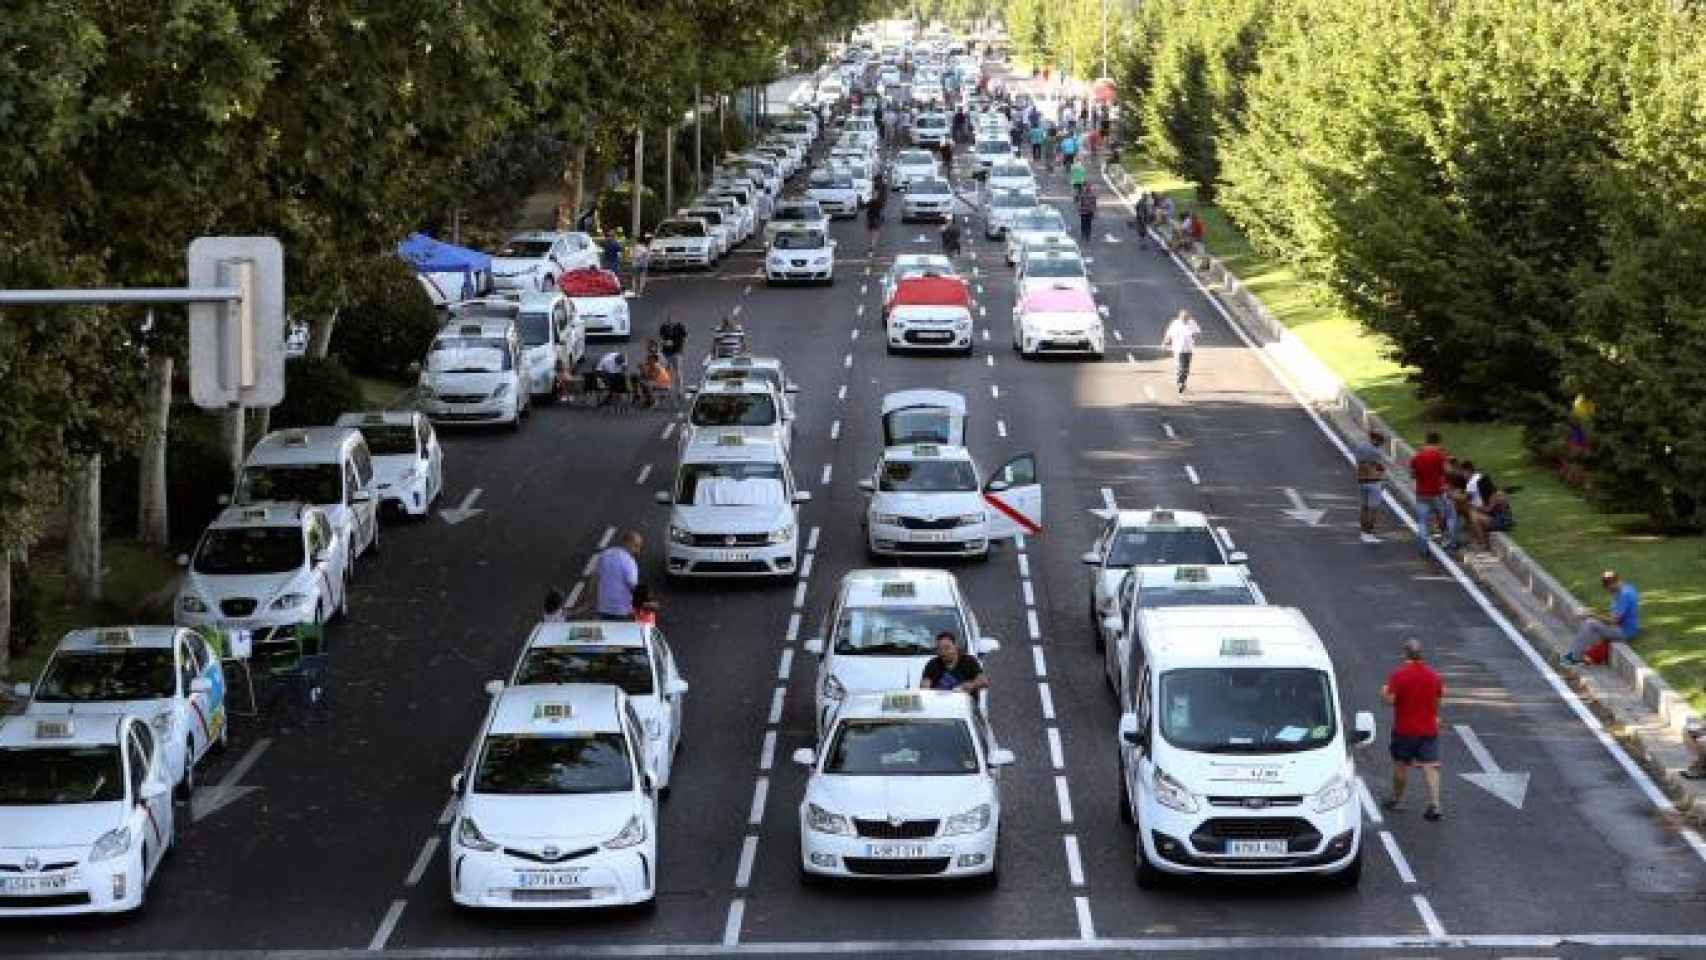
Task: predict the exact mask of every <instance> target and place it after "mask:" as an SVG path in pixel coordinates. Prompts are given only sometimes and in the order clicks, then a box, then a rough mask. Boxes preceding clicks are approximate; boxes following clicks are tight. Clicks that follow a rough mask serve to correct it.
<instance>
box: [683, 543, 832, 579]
mask: <svg viewBox="0 0 1706 960" xmlns="http://www.w3.org/2000/svg"><path fill="white" fill-rule="evenodd" d="M665 558H666V561H667V563H668V568H667V569H668V571H669V573H670V575H671V576H677V577H790V576H793V575H794V571H795V569H796V566H797V564H798V562H799V542H798V540H797V539H796V540H790V541H788V542H786V543H774V544H763V545H751V546H730V547H698V546H690V545H688V544H683V543H676V542H674V541H673V540H672V541H670V543H669V546H668V549H667V550H666V557H665Z"/></svg>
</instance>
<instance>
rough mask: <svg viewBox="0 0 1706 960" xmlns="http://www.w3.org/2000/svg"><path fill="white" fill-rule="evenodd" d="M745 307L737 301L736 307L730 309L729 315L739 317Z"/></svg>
mask: <svg viewBox="0 0 1706 960" xmlns="http://www.w3.org/2000/svg"><path fill="white" fill-rule="evenodd" d="M743 309H745V307H744V305H743V304H739V303H737V304H735V308H734V309H733V310H730V311H729V316H731V317H738V316H740V312H741V310H743Z"/></svg>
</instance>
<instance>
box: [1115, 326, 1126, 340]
mask: <svg viewBox="0 0 1706 960" xmlns="http://www.w3.org/2000/svg"><path fill="white" fill-rule="evenodd" d="M1114 339H1115V340H1118V341H1119V342H1121V343H1124V342H1125V337H1124V336H1121V335H1120V332H1119V330H1118V329H1115V330H1114Z"/></svg>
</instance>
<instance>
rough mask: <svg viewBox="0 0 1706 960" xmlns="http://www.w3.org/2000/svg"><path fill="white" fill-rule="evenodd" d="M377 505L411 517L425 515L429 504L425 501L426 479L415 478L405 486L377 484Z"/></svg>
mask: <svg viewBox="0 0 1706 960" xmlns="http://www.w3.org/2000/svg"><path fill="white" fill-rule="evenodd" d="M379 505H380V506H382V507H390V508H391V509H393V510H398V511H401V512H402V513H406V514H408V515H409V516H411V517H418V516H421V515H423V514H425V513H426V512H427V510H428V508H429V507H431V504H430V503H429V502H428V501H427V483H426V478H424V477H416V478H415V479H414V480H411V481H409V482H408V483H406V484H399V485H396V486H393V485H391V484H388V483H381V484H379Z"/></svg>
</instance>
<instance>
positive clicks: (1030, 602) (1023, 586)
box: [1019, 580, 1037, 607]
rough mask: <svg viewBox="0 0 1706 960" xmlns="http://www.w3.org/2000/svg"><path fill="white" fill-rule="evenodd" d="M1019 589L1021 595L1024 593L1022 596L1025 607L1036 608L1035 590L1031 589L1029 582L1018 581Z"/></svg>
mask: <svg viewBox="0 0 1706 960" xmlns="http://www.w3.org/2000/svg"><path fill="white" fill-rule="evenodd" d="M1019 588H1020V591H1021V592H1022V593H1024V595H1025V606H1027V607H1034V606H1036V605H1037V591H1036V590H1035V588H1033V587H1032V586H1031V581H1029V580H1021V581H1019Z"/></svg>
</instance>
